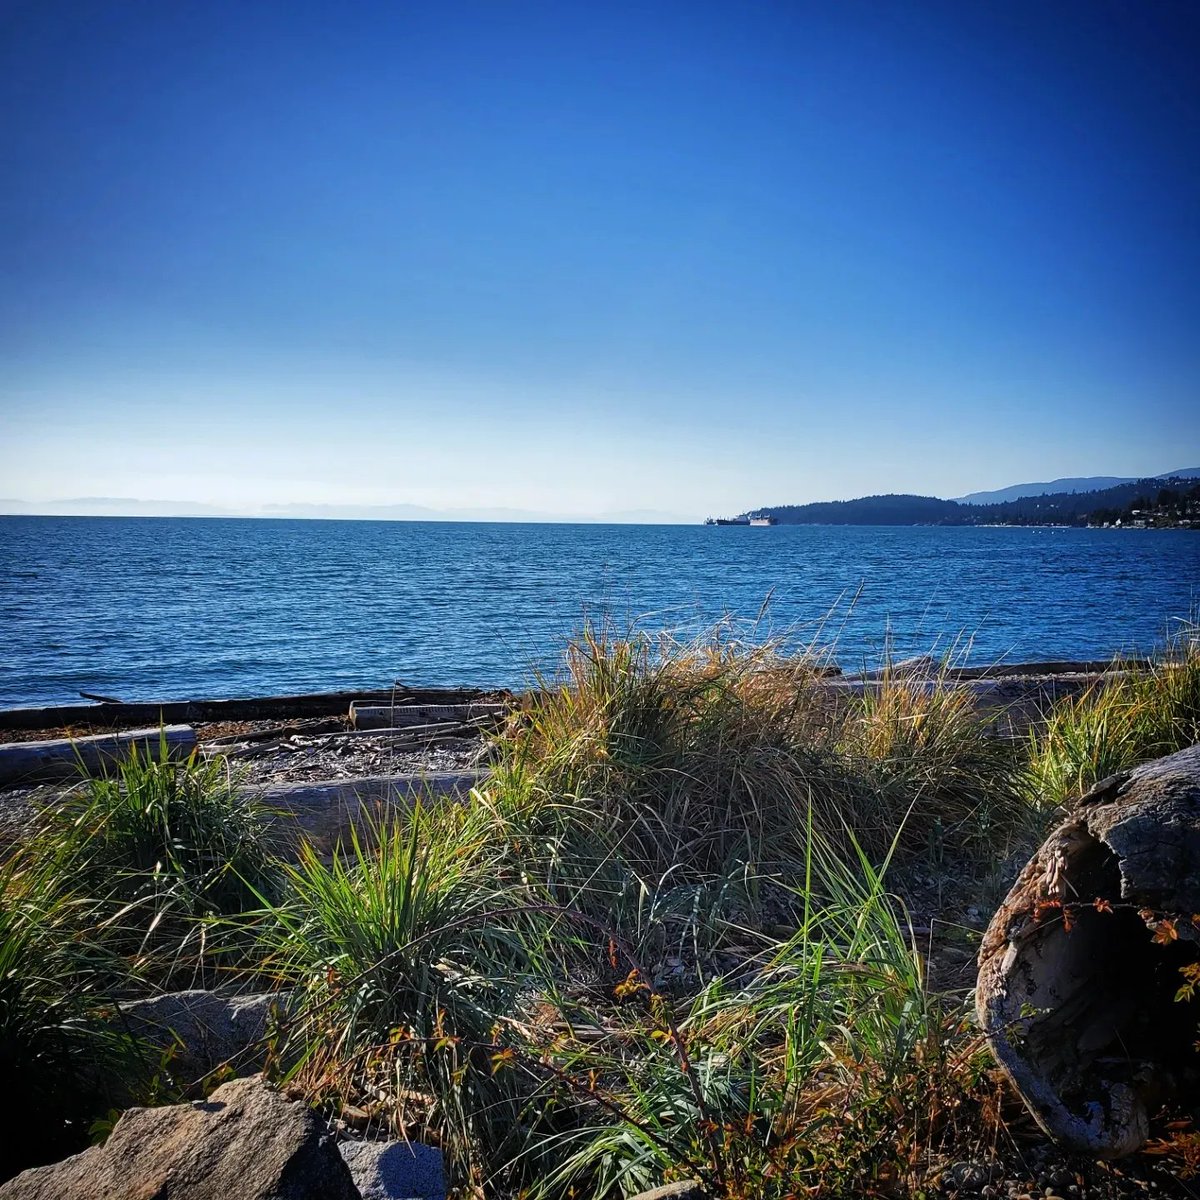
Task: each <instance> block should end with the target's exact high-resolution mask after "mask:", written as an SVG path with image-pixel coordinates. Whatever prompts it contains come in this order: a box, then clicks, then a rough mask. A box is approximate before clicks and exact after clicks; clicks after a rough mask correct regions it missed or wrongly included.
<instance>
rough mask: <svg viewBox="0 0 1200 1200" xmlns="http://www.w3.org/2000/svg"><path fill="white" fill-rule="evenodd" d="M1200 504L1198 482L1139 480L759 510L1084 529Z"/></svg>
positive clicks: (790, 519)
mask: <svg viewBox="0 0 1200 1200" xmlns="http://www.w3.org/2000/svg"><path fill="white" fill-rule="evenodd" d="M1198 501H1200V484H1197V482H1196V480H1194V479H1176V478H1173V477H1172V478H1168V479H1139V480H1135V481H1133V482H1132V483H1122V484H1118V485H1117V486H1116V487H1110V488H1104V489H1102V490H1100V491H1096V492H1056V493H1052V494H1050V495H1045V496H1026V497H1023V498H1022V499H1020V500H1008V501H1005V502H1004V503H1003V504H959V503H957V502H956V501H954V500H939V499H937V498H936V497H935V496H903V495H899V496H898V495H887V496H863V497H861V498H860V499H858V500H829V501H824V502H821V503H817V504H781V505H776V506H768V507H766V508H763V509H760V510H756V511H759V512H762V513H769V514H770V515H771V516H773V517H775V518H776V519H777V520H778V521H779V523H780V524H781V525H1084V524H1087V522H1088V518H1089V517H1092V519H1093V520H1115V519H1116V517H1118V516H1120V515H1121V514H1122V513H1127V512H1130V511H1131V510H1133V509H1150V508H1154V507H1156V506H1164V505H1165V507H1167V508H1168V509H1170V508H1172V506H1174V507H1175V508H1179V506H1183V508H1184V509H1186V508H1187V506H1188V505H1194V504H1196V503H1197V502H1198Z"/></svg>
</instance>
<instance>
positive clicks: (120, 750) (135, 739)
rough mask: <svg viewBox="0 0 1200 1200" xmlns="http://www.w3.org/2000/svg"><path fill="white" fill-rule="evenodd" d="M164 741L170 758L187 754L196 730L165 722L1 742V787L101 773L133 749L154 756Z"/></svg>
mask: <svg viewBox="0 0 1200 1200" xmlns="http://www.w3.org/2000/svg"><path fill="white" fill-rule="evenodd" d="M164 742H165V743H166V747H167V754H168V755H169V756H170V757H171V758H179V759H182V758H187V756H188V755H189V754H191V752H192V751H193V750H194V749H195V748H196V731H195V730H194V729H192V727H191V726H190V725H164V726H161V727H158V728H154V729H130V730H127V731H126V732H124V733H104V734H98V735H96V736H93V737H79V738H54V739H52V740H50V741H45V742H10V743H6V744H4V745H2V746H0V787H12V786H15V785H18V784H31V783H41V782H44V781H46V780H53V779H74V778H79V777H82V776H83V775H100V774H103V773H104V772H105V771H109V770H111V769H112V768H113V766H114V765H115V764H116V763H118V762H120V761H121V759H123V758H126V757H127V756H128V755H129V754H130V753H132V752H133V751H134V750H136V751H137V753H139V754H141V755H143V756H149V757H151V758H157V757H158V755H159V751H160V748H161V746H162V745H163V743H164Z"/></svg>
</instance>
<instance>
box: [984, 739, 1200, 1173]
mask: <svg viewBox="0 0 1200 1200" xmlns="http://www.w3.org/2000/svg"><path fill="white" fill-rule="evenodd" d="M1196 914H1200V745H1197V746H1193V747H1191V748H1190V749H1188V750H1184V751H1181V752H1180V753H1178V754H1173V755H1171V756H1170V757H1168V758H1162V759H1158V760H1156V761H1155V762H1151V763H1147V764H1145V765H1144V766H1142V767H1138V768H1136V769H1135V770H1132V771H1127V772H1123V773H1122V774H1120V775H1116V776H1113V777H1112V778H1110V779H1106V780H1104V781H1103V782H1101V783H1100V784H1098V785H1097V786H1096V787H1095V788H1093V789H1092V791H1091V792H1089V793H1088V794H1087V795H1086V796H1085V797H1084V798H1083V800H1082V801H1081V802H1080V804H1079V806H1078V808H1077V809H1076V811H1075V812H1074V813H1072V814H1071V816H1070V817H1069V818H1068V819H1067V820H1065V821H1064V822H1063V823H1062V824H1061V825H1060V826H1059V827H1058V828H1057V829H1056V830H1055V831H1054V832H1053V833H1052V834H1051V835H1050V837H1048V838H1047V839H1046V841H1045V842H1044V843H1043V845H1042V847H1041V849H1039V850H1038V852H1037V854H1036V855H1035V856H1034V857H1033V859H1032V860H1031V861H1030V863H1029V865H1028V866H1026V868H1025V870H1024V871H1023V872H1022V873H1021V876H1020V878H1019V879H1018V880H1017V882H1016V884H1015V885H1014V886H1013V888H1012V890H1011V891H1010V892H1009V894H1008V896H1007V898H1006V899H1005V901H1004V903H1003V904H1002V905H1001V906H1000V909H999V910H998V911H997V913H996V915H995V917H993V919H992V922H991V925H990V926H989V927H988V930H987V933H986V934H985V936H984V939H983V945H982V947H981V950H980V955H979V961H980V967H979V983H978V989H977V992H976V1007H977V1011H978V1014H979V1019H980V1022H981V1024H982V1026H983V1029H984V1032H985V1033H986V1034H987V1037H988V1041H989V1042H990V1044H991V1047H992V1050H993V1051H994V1053H995V1055H996V1058H997V1060H998V1061H999V1063H1000V1065H1001V1067H1002V1068H1003V1069H1004V1071H1005V1073H1006V1074H1007V1075H1008V1077H1009V1079H1010V1080H1011V1081H1012V1083H1013V1084H1014V1085H1015V1087H1016V1089H1017V1091H1018V1092H1019V1093H1020V1094H1021V1096H1022V1098H1023V1099H1024V1101H1025V1103H1026V1105H1027V1106H1028V1107H1029V1109H1030V1111H1031V1112H1032V1113H1033V1116H1034V1117H1035V1119H1036V1120H1037V1121H1038V1123H1039V1124H1040V1125H1041V1127H1042V1128H1043V1129H1044V1130H1045V1132H1046V1133H1047V1134H1049V1135H1050V1136H1051V1137H1053V1138H1054V1139H1056V1140H1057V1141H1059V1142H1062V1143H1063V1144H1064V1145H1066V1146H1068V1147H1070V1148H1071V1149H1073V1150H1077V1151H1081V1152H1084V1153H1088V1154H1093V1155H1096V1156H1099V1157H1104V1158H1116V1157H1120V1156H1121V1155H1125V1154H1129V1153H1132V1152H1133V1151H1134V1150H1136V1149H1137V1148H1138V1147H1139V1146H1140V1145H1141V1144H1142V1143H1143V1142H1144V1141H1145V1140H1146V1137H1147V1135H1148V1133H1149V1121H1150V1117H1151V1116H1152V1115H1153V1113H1154V1111H1155V1109H1157V1108H1158V1107H1159V1106H1160V1105H1162V1104H1163V1103H1164V1102H1167V1101H1169V1100H1171V1099H1174V1098H1183V1097H1187V1096H1189V1095H1191V1096H1194V1095H1195V1094H1196V1089H1197V1087H1198V1085H1200V1057H1198V1055H1197V1052H1196V1041H1197V1037H1198V1033H1200V1030H1198V1025H1200V993H1198V995H1197V999H1196V1000H1194V1001H1192V1002H1187V1001H1181V1000H1178V999H1177V995H1178V994H1179V990H1180V987H1181V985H1183V984H1184V983H1185V982H1186V978H1187V976H1186V975H1185V974H1184V970H1185V968H1191V967H1192V965H1193V964H1195V963H1197V961H1198V960H1200V915H1196Z"/></svg>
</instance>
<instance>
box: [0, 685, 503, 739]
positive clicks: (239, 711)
mask: <svg viewBox="0 0 1200 1200" xmlns="http://www.w3.org/2000/svg"><path fill="white" fill-rule="evenodd" d="M507 694H508V693H506V692H499V693H498V692H495V691H488V690H485V689H482V688H409V687H405V688H382V689H379V690H376V691H362V690H361V689H360V690H359V691H355V692H316V693H309V694H304V695H299V696H248V697H243V698H240V699H235V700H167V701H160V700H156V701H152V702H146V703H131V704H117V703H113V702H108V701H106V702H104V703H102V704H63V705H51V706H43V707H38V708H6V709H0V729H21V730H34V729H58V728H61V727H63V726H76V725H78V726H84V725H86V726H89V727H91V728H95V729H116V728H119V727H121V726H123V725H141V724H153V723H157V722H159V721H164V722H171V723H175V724H179V723H184V722H187V723H195V722H197V721H258V720H294V719H296V718H299V717H332V716H343V715H345V712H346V708H347V707H348V706H349V705H350V704H352V703H354V702H355V701H358V702H360V703H363V702H369V703H371V704H382V705H388V704H400V703H412V704H468V703H471V702H472V701H475V700H485V699H489V700H495V699H496V698H497V697H500V696H504V695H507Z"/></svg>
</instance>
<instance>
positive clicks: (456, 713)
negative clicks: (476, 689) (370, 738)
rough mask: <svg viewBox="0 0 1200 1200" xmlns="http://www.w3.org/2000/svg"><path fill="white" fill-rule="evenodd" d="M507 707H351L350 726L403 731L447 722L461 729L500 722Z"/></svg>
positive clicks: (375, 705) (493, 705) (414, 705)
mask: <svg viewBox="0 0 1200 1200" xmlns="http://www.w3.org/2000/svg"><path fill="white" fill-rule="evenodd" d="M508 710H509V706H508V705H507V704H497V703H490V702H483V703H473V704H397V705H380V704H361V703H355V704H352V705H350V724H351V725H353V726H354V728H355V729H399V728H402V727H404V726H408V725H429V724H432V723H433V722H435V721H436V722H443V723H451V724H458V725H461V724H463V723H464V722H467V721H471V722H479V723H481V724H482V723H488V722H491V721H497V720H499V719H500V718H501V717H503V716H504V714H505V713H506V712H508Z"/></svg>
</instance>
